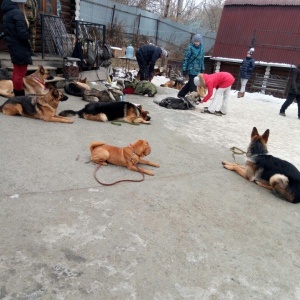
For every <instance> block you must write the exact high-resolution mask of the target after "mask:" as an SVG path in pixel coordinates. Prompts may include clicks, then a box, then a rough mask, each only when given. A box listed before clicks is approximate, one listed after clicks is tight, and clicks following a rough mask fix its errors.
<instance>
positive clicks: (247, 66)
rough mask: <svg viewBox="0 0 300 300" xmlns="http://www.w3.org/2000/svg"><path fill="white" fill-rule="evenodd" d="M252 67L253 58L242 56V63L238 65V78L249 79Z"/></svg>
mask: <svg viewBox="0 0 300 300" xmlns="http://www.w3.org/2000/svg"><path fill="white" fill-rule="evenodd" d="M254 68H255V61H254V59H253V58H252V57H246V58H244V60H243V62H242V65H241V66H240V78H242V79H249V78H250V76H251V73H252V71H253V69H254Z"/></svg>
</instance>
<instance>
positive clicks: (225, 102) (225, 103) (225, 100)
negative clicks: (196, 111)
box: [220, 86, 231, 115]
mask: <svg viewBox="0 0 300 300" xmlns="http://www.w3.org/2000/svg"><path fill="white" fill-rule="evenodd" d="M230 91H231V86H229V87H228V88H226V89H225V90H224V93H223V103H222V106H221V108H220V111H221V113H222V114H223V115H226V114H227V112H228V106H229V99H230Z"/></svg>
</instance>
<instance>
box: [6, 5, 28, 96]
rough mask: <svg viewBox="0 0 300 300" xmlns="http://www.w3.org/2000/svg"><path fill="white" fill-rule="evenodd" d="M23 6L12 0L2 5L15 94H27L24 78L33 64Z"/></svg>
mask: <svg viewBox="0 0 300 300" xmlns="http://www.w3.org/2000/svg"><path fill="white" fill-rule="evenodd" d="M18 2H21V1H18ZM24 2H26V1H24ZM23 7H24V4H21V3H19V4H18V3H15V2H13V1H11V0H4V1H3V2H2V6H1V10H2V11H3V13H4V14H3V32H4V34H5V39H6V43H7V46H8V51H9V54H10V58H11V62H12V63H13V66H14V69H13V75H12V81H13V87H14V94H15V96H22V95H25V92H24V85H23V78H24V76H25V75H26V72H27V67H28V65H31V64H32V58H31V47H30V43H29V32H28V24H27V22H26V19H25V16H24V13H23V11H22V10H21V8H23Z"/></svg>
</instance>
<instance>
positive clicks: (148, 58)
mask: <svg viewBox="0 0 300 300" xmlns="http://www.w3.org/2000/svg"><path fill="white" fill-rule="evenodd" d="M135 57H136V60H137V63H138V64H139V74H140V80H149V81H151V79H152V78H153V71H154V66H155V63H156V61H157V60H158V59H159V58H163V57H168V52H167V50H165V49H164V48H161V47H158V46H155V45H153V44H147V45H143V46H141V47H140V48H139V49H138V50H137V51H136V53H135Z"/></svg>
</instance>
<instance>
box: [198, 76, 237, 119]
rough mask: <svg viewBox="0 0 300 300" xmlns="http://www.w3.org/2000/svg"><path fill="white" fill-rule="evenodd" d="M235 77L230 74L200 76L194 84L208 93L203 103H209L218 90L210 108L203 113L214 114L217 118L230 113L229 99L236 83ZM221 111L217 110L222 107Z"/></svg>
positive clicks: (206, 108)
mask: <svg viewBox="0 0 300 300" xmlns="http://www.w3.org/2000/svg"><path fill="white" fill-rule="evenodd" d="M234 80H235V79H234V77H233V76H232V75H231V74H230V73H228V72H218V73H214V74H198V76H197V77H195V79H194V83H195V85H196V86H197V87H201V88H203V89H204V90H205V91H207V95H206V96H205V97H204V98H203V100H202V101H201V103H203V102H207V101H208V100H209V99H210V98H211V96H212V94H213V90H214V89H216V93H215V96H214V98H213V100H212V102H211V104H210V105H209V106H208V107H205V108H204V110H203V111H202V112H203V113H209V114H214V115H217V116H222V115H226V114H227V111H228V104H229V97H230V90H231V86H232V84H233V83H234ZM221 100H222V104H221V108H220V110H219V111H217V109H218V108H219V106H220V102H221Z"/></svg>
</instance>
